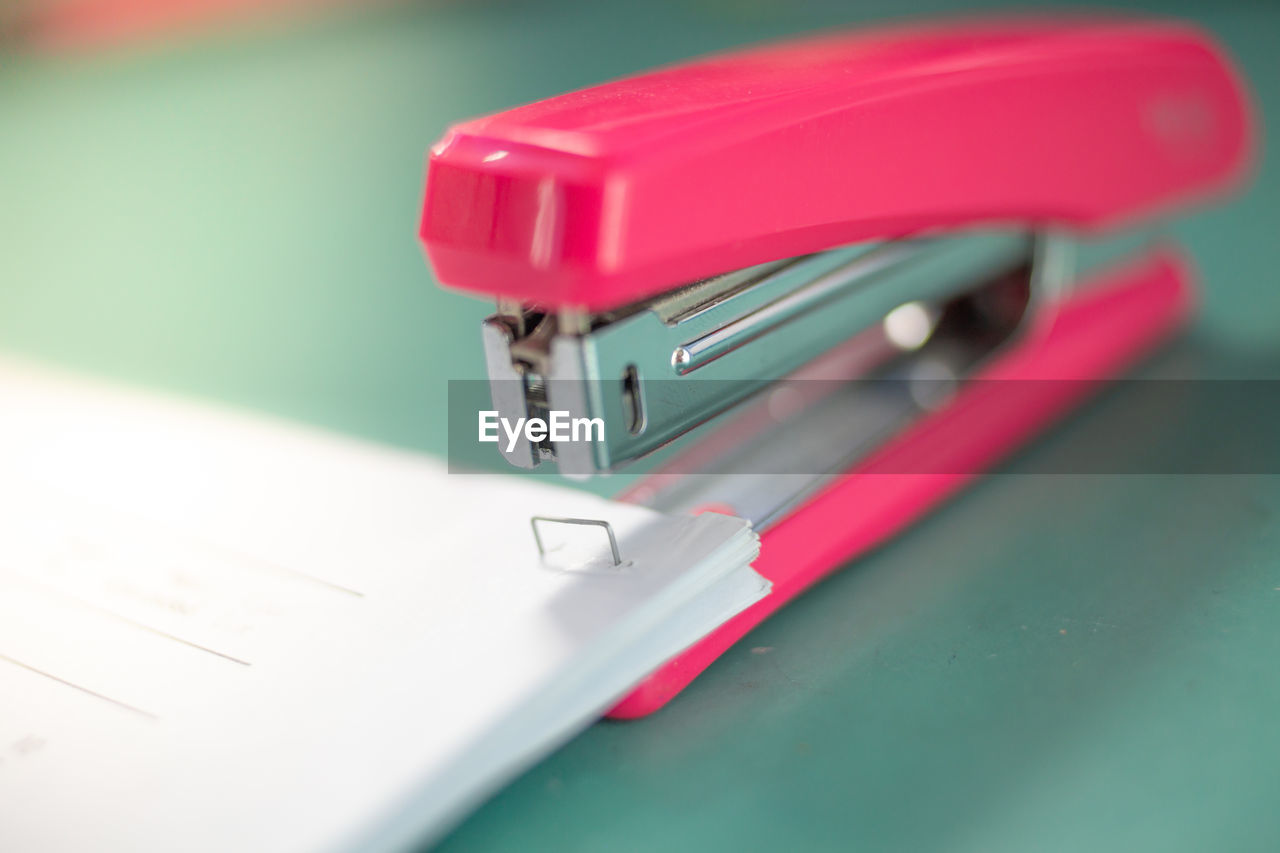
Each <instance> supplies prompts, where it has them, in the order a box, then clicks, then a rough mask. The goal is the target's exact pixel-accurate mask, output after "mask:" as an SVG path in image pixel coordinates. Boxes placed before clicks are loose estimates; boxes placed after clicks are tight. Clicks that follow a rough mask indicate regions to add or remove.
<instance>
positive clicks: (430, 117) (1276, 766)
mask: <svg viewBox="0 0 1280 853" xmlns="http://www.w3.org/2000/svg"><path fill="white" fill-rule="evenodd" d="M956 8H958V7H957V6H956V5H955V4H943V3H937V2H934V3H924V4H915V5H911V6H908V5H906V4H902V3H889V2H865V3H856V2H855V3H834V2H833V3H826V4H823V3H809V2H799V0H795V2H786V3H782V2H765V0H755V2H746V3H732V2H728V0H724V2H700V3H674V2H655V3H648V4H635V5H623V4H610V3H594V4H581V5H575V4H568V3H544V4H515V3H510V4H491V3H489V4H470V5H444V6H441V5H411V6H389V7H379V8H377V9H372V10H365V11H361V12H358V13H357V12H353V11H341V12H333V13H329V14H326V15H324V16H320V17H317V18H315V19H312V20H309V21H304V22H300V23H297V24H294V25H291V26H283V25H272V26H266V27H258V28H241V29H236V30H230V31H225V32H221V33H215V34H210V35H206V36H202V37H199V38H194V39H187V40H184V41H182V42H177V43H140V44H136V45H133V46H128V47H122V48H114V49H108V50H101V51H95V52H91V53H86V54H76V55H63V56H36V55H23V54H21V53H20V52H15V51H13V50H10V51H9V52H8V53H7V54H6V55H4V56H3V57H0V348H3V349H5V350H7V351H10V352H14V353H19V354H23V355H27V356H30V357H34V358H38V359H42V360H46V361H51V362H54V363H58V364H62V365H66V366H70V367H72V368H75V369H79V370H83V371H91V372H94V373H98V374H105V375H108V376H112V377H116V378H119V379H123V380H126V381H129V382H133V383H138V384H142V385H145V386H149V387H154V388H160V389H169V390H176V391H180V392H182V393H184V394H188V395H193V396H196V397H200V398H206V399H213V400H218V401H221V402H224V403H229V404H232V405H235V406H240V407H244V408H249V409H254V410H259V411H265V412H268V413H272V414H275V415H278V416H282V417H286V418H291V419H296V420H300V421H305V422H308V423H312V424H316V425H320V426H323V427H327V428H331V429H334V430H338V431H342V432H347V433H352V434H356V435H360V436H364V437H367V438H371V439H374V440H378V441H383V442H389V443H392V444H397V445H401V446H406V447H411V448H417V449H421V450H424V451H428V452H434V453H443V452H444V448H445V436H446V431H447V417H446V411H445V406H444V401H445V397H446V383H447V380H448V379H451V378H453V379H458V378H479V377H480V376H482V372H483V367H482V359H481V354H480V348H479V338H478V335H477V333H476V325H477V323H478V321H479V319H480V318H481V317H482V316H483V315H484V314H485V313H486V311H487V306H486V305H484V304H482V303H480V302H478V301H474V300H471V299H468V298H465V297H462V296H458V295H455V294H449V293H445V292H443V291H440V290H438V289H437V288H436V287H435V286H434V284H433V282H432V279H431V274H430V272H429V271H428V269H427V268H426V265H425V264H424V262H423V258H422V255H421V252H420V250H419V248H418V246H417V245H416V243H415V239H414V231H415V225H416V216H417V212H418V205H419V202H420V199H421V191H422V190H421V178H422V172H423V161H424V155H425V151H426V149H427V147H428V146H429V145H430V143H431V142H432V141H434V139H435V138H437V137H438V136H439V135H440V133H441V132H442V131H443V129H444V127H445V125H446V123H448V122H449V121H451V120H455V119H458V118H461V117H465V116H469V115H473V114H477V113H483V112H487V111H492V110H495V109H500V108H503V107H507V106H511V105H515V104H517V103H520V102H524V101H528V100H531V99H535V98H538V97H543V96H547V95H551V94H555V93H558V92H560V91H563V90H566V89H571V88H575V87H579V86H582V85H587V84H590V83H593V82H598V81H600V80H602V79H605V78H609V77H612V76H617V75H620V74H624V73H628V72H632V71H636V70H640V69H642V68H645V67H647V66H650V65H653V64H656V63H661V62H667V61H672V60H676V59H680V58H683V57H686V56H690V55H693V54H696V53H699V52H703V51H707V50H712V49H720V48H725V47H730V46H733V45H737V44H741V43H744V42H749V41H752V40H757V39H761V38H766V37H773V36H779V35H785V34H789V33H794V32H799V31H804V30H809V29H814V28H818V27H823V26H832V25H842V24H859V23H865V22H870V21H875V20H879V19H883V18H886V17H890V16H894V17H901V16H903V15H908V14H911V15H916V14H921V15H922V14H925V13H926V12H930V11H935V12H936V11H954V10H955V9H956ZM1128 8H1145V9H1147V10H1155V11H1162V12H1167V13H1170V14H1175V15H1180V16H1184V17H1190V18H1193V19H1195V20H1197V21H1199V22H1201V23H1202V24H1203V25H1204V26H1205V27H1207V28H1208V29H1210V30H1211V31H1213V32H1214V33H1215V34H1217V36H1218V37H1219V38H1220V39H1221V40H1222V41H1223V42H1224V43H1225V44H1226V45H1227V46H1228V47H1229V48H1230V49H1231V51H1232V52H1233V53H1234V54H1235V55H1236V56H1237V58H1238V60H1239V62H1240V64H1241V66H1242V68H1243V69H1244V71H1245V72H1246V73H1247V74H1248V76H1249V77H1250V78H1251V79H1252V81H1253V83H1254V86H1255V91H1256V96H1257V104H1258V107H1259V111H1260V113H1261V116H1262V118H1263V119H1264V120H1265V119H1266V118H1269V117H1273V116H1276V115H1280V7H1277V6H1276V5H1273V4H1264V3H1245V2H1237V3H1222V2H1218V3H1214V2H1181V3H1168V4H1131V5H1130V6H1129V7H1128ZM1275 147H1276V146H1275V144H1274V143H1273V142H1272V138H1271V137H1270V136H1268V135H1266V134H1265V132H1264V135H1263V141H1262V153H1263V154H1264V157H1263V159H1262V165H1261V167H1260V170H1259V171H1258V173H1257V175H1256V178H1255V180H1254V182H1253V184H1252V186H1251V187H1250V188H1249V189H1248V190H1247V191H1246V192H1245V193H1243V194H1242V195H1241V196H1240V197H1239V198H1238V199H1237V200H1235V201H1233V202H1231V203H1230V204H1228V205H1225V206H1221V207H1218V208H1215V209H1212V210H1208V211H1204V212H1200V213H1197V214H1196V215H1194V216H1192V217H1190V218H1189V219H1187V220H1185V221H1184V222H1181V223H1180V224H1179V225H1178V226H1177V227H1176V229H1175V230H1176V232H1177V234H1178V235H1179V236H1180V237H1181V238H1182V240H1183V242H1184V243H1185V245H1186V246H1187V247H1188V248H1189V249H1190V251H1191V252H1192V253H1193V255H1194V257H1195V258H1196V260H1197V263H1198V265H1199V266H1200V268H1201V270H1202V273H1203V276H1204V279H1205V282H1206V284H1205V297H1204V304H1203V307H1202V311H1201V313H1200V315H1199V317H1198V319H1197V321H1196V323H1195V326H1194V328H1193V329H1192V330H1191V331H1190V332H1189V334H1188V335H1187V336H1186V337H1184V339H1183V340H1182V341H1181V342H1180V343H1178V344H1177V345H1176V346H1174V347H1172V348H1171V349H1170V350H1169V351H1168V352H1166V353H1165V354H1164V355H1163V356H1161V357H1160V358H1157V359H1155V360H1154V361H1152V362H1151V363H1150V364H1149V365H1148V367H1147V368H1146V373H1145V374H1144V375H1152V376H1164V375H1181V376H1191V377H1201V378H1213V377H1255V378H1256V377H1265V378H1280V340H1278V338H1277V330H1280V287H1277V273H1276V269H1277V263H1276V247H1277V243H1278V242H1280V240H1278V239H1277V238H1280V185H1278V184H1280V179H1278V178H1277V169H1276V167H1275V165H1274V164H1275V162H1276V156H1275V155H1276V154H1277V152H1276V150H1275ZM1264 404H1268V405H1269V403H1267V402H1266V401H1260V402H1259V405H1264ZM1132 405H1134V403H1133V401H1132V400H1128V399H1126V396H1125V394H1124V393H1123V389H1121V390H1120V391H1119V392H1116V393H1112V394H1108V395H1105V396H1104V397H1102V398H1101V399H1099V400H1098V401H1096V402H1095V403H1093V404H1092V405H1090V406H1089V407H1088V408H1087V409H1086V410H1085V411H1084V412H1082V413H1081V416H1080V417H1078V418H1076V419H1074V420H1073V421H1072V422H1070V423H1069V424H1066V425H1064V426H1062V427H1061V428H1059V429H1057V430H1056V431H1055V432H1054V433H1052V434H1051V435H1050V436H1048V437H1047V438H1046V439H1045V440H1044V441H1042V442H1040V443H1039V444H1037V445H1036V447H1035V448H1034V449H1032V450H1030V451H1028V452H1027V453H1024V454H1023V455H1021V456H1020V457H1018V458H1017V459H1015V460H1013V461H1012V462H1011V463H1010V464H1008V465H1007V466H1005V467H1004V468H1003V469H1002V473H1000V474H999V475H997V476H994V477H991V478H988V479H986V480H985V481H983V482H982V483H980V484H978V485H977V486H976V487H975V488H973V489H972V490H971V491H969V492H968V493H967V494H965V495H964V496H963V497H962V498H960V499H959V500H957V501H955V502H953V503H952V504H951V505H949V506H948V507H947V508H945V509H944V510H943V511H941V512H939V513H937V514H936V515H935V516H933V517H931V518H930V519H928V520H927V521H925V522H924V523H923V524H921V525H920V526H919V527H917V528H916V529H915V530H913V531H912V532H911V533H910V534H909V535H907V536H905V537H903V538H901V539H900V540H898V541H896V542H895V543H893V544H892V545H890V546H889V547H887V548H884V549H882V550H881V551H879V552H877V553H876V554H873V555H872V556H870V557H869V558H867V559H864V560H862V561H860V562H859V563H858V564H857V565H856V566H852V567H850V568H849V569H848V570H846V571H844V572H843V573H841V574H839V575H837V576H835V577H834V578H832V579H831V580H829V581H827V582H826V583H824V584H822V585H821V586H820V587H819V588H818V589H817V590H815V591H813V592H812V593H810V594H809V595H806V596H804V597H803V598H802V599H801V600H799V601H797V602H796V603H794V604H793V605H791V606H790V607H789V608H787V609H786V610H785V611H784V612H783V613H782V614H780V615H779V616H777V617H776V618H774V619H773V620H771V621H770V622H768V623H767V624H766V625H764V626H763V627H761V628H760V629H758V630H757V631H755V632H754V633H753V634H752V635H751V636H749V637H748V638H747V639H746V640H745V641H743V642H742V643H740V644H739V645H738V646H737V647H736V648H734V649H733V650H732V651H731V652H730V653H729V654H727V655H726V656H725V658H724V659H722V660H721V661H720V662H718V663H717V664H716V665H715V666H713V667H712V668H711V669H710V670H709V671H708V672H707V673H706V674H705V675H704V676H703V677H702V678H701V679H700V680H699V681H698V682H697V683H696V684H695V685H694V686H693V687H692V688H691V689H690V690H689V691H688V692H687V693H686V694H685V695H683V696H681V697H680V698H679V699H678V700H677V701H676V702H675V703H674V704H672V705H671V706H670V707H668V708H667V709H665V710H664V711H662V712H661V713H659V714H658V715H656V716H654V717H652V718H650V719H647V720H643V721H640V722H635V723H629V724H600V725H596V726H594V727H593V728H592V729H590V730H589V731H588V732H586V733H585V734H584V735H582V736H581V737H579V738H577V739H576V740H574V741H573V742H572V743H570V744H569V745H568V746H566V747H565V748H563V749H561V750H560V751H559V752H557V753H556V754H555V755H554V756H552V757H550V758H548V759H547V760H545V761H543V762H542V763H541V764H539V765H538V766H537V767H535V768H533V769H532V770H530V771H529V772H528V773H526V774H525V775H524V776H523V777H522V778H520V779H519V780H518V781H517V782H515V783H514V784H513V785H511V786H510V787H508V788H507V789H506V790H505V791H503V792H502V793H500V794H499V795H497V796H496V797H495V798H494V799H493V800H491V801H490V802H489V803H488V804H487V805H486V806H484V807H483V808H481V809H480V810H479V811H478V812H477V813H476V814H475V815H473V816H472V817H471V818H470V819H469V820H468V821H467V822H465V823H464V824H463V825H462V826H461V827H460V828H459V829H458V830H457V831H456V832H454V833H453V834H452V835H451V836H450V837H449V838H448V839H446V841H445V842H444V844H443V846H444V848H445V849H448V850H471V849H511V850H527V849H557V850H599V849H610V850H648V849H662V848H667V849H699V850H703V849H707V850H717V849H718V850H734V849H768V848H789V849H804V848H819V849H821V848H827V849H831V848H840V849H856V850H922V849H943V850H961V851H968V850H973V851H1005V850H1008V851H1024V850H1080V849H1101V850H1117V851H1129V850H1215V851H1217V850H1275V849H1280V726H1278V725H1277V719H1280V520H1278V519H1280V516H1278V513H1280V477H1276V476H1234V477H1228V476H1201V477H1170V476H1038V475H1037V476H1033V475H1030V474H1026V473H1020V472H1026V471H1029V470H1047V469H1051V468H1052V467H1054V466H1053V465H1052V464H1044V463H1045V462H1046V460H1049V461H1050V462H1051V461H1052V460H1053V459H1054V458H1055V457H1054V454H1058V455H1059V456H1060V457H1061V458H1063V459H1070V458H1071V454H1072V453H1074V452H1076V451H1077V450H1078V449H1079V448H1080V447H1083V446H1087V444H1088V442H1090V441H1092V440H1097V439H1098V438H1099V437H1107V436H1111V435H1112V433H1113V432H1114V430H1115V429H1116V428H1117V427H1118V425H1120V424H1123V423H1128V422H1129V420H1128V419H1127V415H1126V407H1127V406H1132ZM1256 414H1257V412H1255V411H1251V410H1250V406H1248V405H1244V404H1241V405H1239V406H1238V407H1237V408H1236V409H1233V410H1227V411H1220V410H1212V411H1206V410H1204V409H1197V408H1196V407H1195V406H1194V405H1193V404H1188V407H1187V408H1186V409H1185V410H1181V411H1174V412H1171V413H1170V414H1169V416H1168V419H1167V424H1166V425H1165V429H1162V430H1160V431H1158V432H1153V433H1150V434H1143V435H1135V436H1132V437H1131V439H1130V441H1131V446H1132V452H1133V453H1134V454H1135V456H1136V457H1139V458H1142V455H1143V454H1147V455H1148V456H1147V457H1146V458H1151V459H1155V460H1158V459H1160V458H1162V457H1161V454H1179V453H1182V454H1210V455H1211V454H1213V453H1215V452H1217V449H1218V448H1221V447H1223V446H1224V445H1225V444H1229V442H1230V440H1231V438H1230V436H1231V430H1232V424H1233V423H1239V422H1244V421H1247V420H1249V419H1250V418H1252V417H1255V416H1256ZM1059 467H1060V466H1059ZM597 488H600V489H608V488H612V486H611V485H610V484H609V483H604V484H597Z"/></svg>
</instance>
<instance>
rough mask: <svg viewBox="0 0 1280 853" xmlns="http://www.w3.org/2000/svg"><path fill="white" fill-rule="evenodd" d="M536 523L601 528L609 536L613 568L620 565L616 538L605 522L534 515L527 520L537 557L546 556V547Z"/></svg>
mask: <svg viewBox="0 0 1280 853" xmlns="http://www.w3.org/2000/svg"><path fill="white" fill-rule="evenodd" d="M538 522H543V523H544V524H576V525H584V526H587V527H603V528H604V532H605V533H607V534H608V535H609V551H610V553H611V554H612V555H613V566H614V568H617V567H619V566H621V565H622V552H621V551H619V550H618V537H617V535H615V534H614V532H613V525H612V524H610V523H609V522H607V521H602V520H600V519H595V518H559V517H554V516H549V515H535V516H534V517H533V518H531V519H529V526H530V527H532V528H533V541H534V542H535V543H537V545H538V556H539V557H545V556H547V549H546V546H545V545H544V544H543V542H542V534H540V533H539V532H538Z"/></svg>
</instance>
